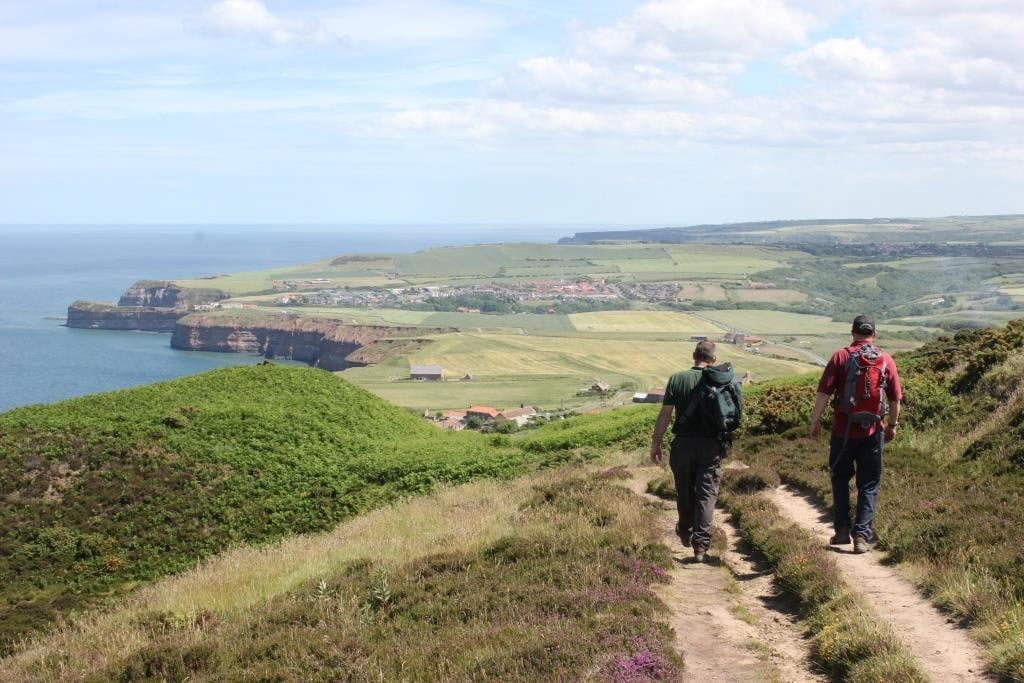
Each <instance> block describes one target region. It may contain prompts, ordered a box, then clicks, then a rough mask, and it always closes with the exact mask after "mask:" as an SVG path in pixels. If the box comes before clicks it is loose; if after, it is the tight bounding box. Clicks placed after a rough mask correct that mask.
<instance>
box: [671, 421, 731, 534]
mask: <svg viewBox="0 0 1024 683" xmlns="http://www.w3.org/2000/svg"><path fill="white" fill-rule="evenodd" d="M725 455H726V446H725V445H724V444H723V443H722V441H721V440H720V439H718V438H717V437H700V436H677V437H676V438H675V439H673V440H672V450H671V452H670V455H669V460H668V464H669V467H671V468H672V475H673V477H674V478H675V482H676V509H677V510H678V512H679V531H680V533H690V534H691V537H690V538H691V541H692V543H693V545H695V546H697V545H701V546H704V548H707V547H709V546H710V545H711V520H712V517H714V514H715V503H716V502H717V501H718V487H719V483H720V481H721V478H722V459H723V458H724V457H725Z"/></svg>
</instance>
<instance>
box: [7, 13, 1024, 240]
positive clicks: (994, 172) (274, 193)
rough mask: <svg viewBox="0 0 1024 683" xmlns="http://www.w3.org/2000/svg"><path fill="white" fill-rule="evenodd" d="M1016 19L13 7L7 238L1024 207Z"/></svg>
mask: <svg viewBox="0 0 1024 683" xmlns="http://www.w3.org/2000/svg"><path fill="white" fill-rule="evenodd" d="M1022 181H1024V14H1022V13H1021V12H1020V10H1019V4H1018V0H814V1H811V0H647V1H632V2H627V1H625V0H590V1H586V2H584V1H582V0H569V1H565V2H550V1H549V2H535V1H526V0H490V1H485V2H461V1H459V0H420V1H412V0H365V1H363V0H360V1H342V0H306V1H301V2H299V1H293V2H284V1H279V0H174V1H159V0H151V1H145V0H135V1H131V2H128V1H119V0H108V1H105V2H94V1H89V0H3V2H2V3H0V223H48V222H60V223H105V222H115V223H153V222H157V223H211V222H236V223H250V222H260V223H288V222H294V223H585V224H602V223H607V224H687V223H697V222H726V221H734V220H757V219H775V218H806V217H821V216H882V215H889V216H893V215H917V216H922V215H947V214H958V213H1006V212H1022V211H1024V202H1022V200H1021V196H1022V193H1021V191H1020V188H1021V184H1022Z"/></svg>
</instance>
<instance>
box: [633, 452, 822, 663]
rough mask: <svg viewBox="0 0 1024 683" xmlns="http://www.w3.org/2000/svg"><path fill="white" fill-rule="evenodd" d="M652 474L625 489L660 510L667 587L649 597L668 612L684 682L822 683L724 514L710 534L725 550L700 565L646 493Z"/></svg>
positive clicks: (643, 472)
mask: <svg viewBox="0 0 1024 683" xmlns="http://www.w3.org/2000/svg"><path fill="white" fill-rule="evenodd" d="M658 472H660V469H659V468H653V467H649V468H648V467H645V468H638V469H637V471H636V475H637V476H635V477H634V478H633V479H631V480H630V481H629V487H630V488H631V489H632V490H633V491H634V492H636V493H638V494H640V495H642V496H643V497H645V498H647V499H648V500H651V501H654V502H656V503H657V504H658V505H659V507H660V508H661V510H662V513H661V514H660V515H659V516H658V530H659V532H660V533H661V535H662V537H663V542H664V543H665V544H666V545H667V546H668V547H669V548H671V549H672V556H673V566H672V568H671V569H670V570H669V582H668V583H667V584H664V585H660V586H657V587H656V589H655V592H656V593H657V595H658V597H659V598H660V599H661V600H662V601H663V602H664V603H665V604H666V605H667V606H668V607H669V610H670V617H669V625H670V626H672V629H673V630H674V631H675V637H676V647H677V648H678V650H679V651H680V652H682V654H683V658H684V661H685V672H686V675H685V678H686V680H689V681H701V683H742V682H745V681H751V682H753V681H757V682H764V681H781V682H785V683H804V682H811V683H813V682H815V681H824V680H827V679H825V678H824V677H821V676H820V675H818V674H817V673H815V672H814V671H813V670H812V668H811V663H810V658H809V651H808V644H807V641H806V640H805V639H804V638H803V637H802V636H801V634H800V629H799V627H798V626H797V624H796V620H795V616H794V613H793V610H792V609H791V606H790V605H789V604H788V601H787V600H785V599H784V598H783V597H782V596H780V595H779V593H778V591H777V590H776V589H775V586H774V584H773V581H772V574H771V572H770V571H769V570H767V569H765V568H764V567H762V566H760V565H759V564H758V563H757V561H756V560H754V559H753V558H752V556H751V554H750V553H749V552H748V550H747V549H746V547H745V545H744V544H743V542H742V541H741V539H740V538H739V534H738V532H737V531H736V530H735V528H734V527H733V526H732V524H731V520H730V519H729V516H728V515H724V516H723V515H722V513H721V511H719V512H718V513H717V515H716V518H717V522H718V524H717V525H716V529H715V533H716V534H719V535H721V536H722V537H724V539H725V545H726V548H725V550H724V551H715V550H714V549H712V553H711V554H710V555H709V561H708V562H707V563H705V564H695V563H694V562H693V561H692V551H691V550H690V549H689V548H685V547H683V546H682V544H681V543H680V542H679V539H678V538H677V537H676V534H675V522H676V513H675V506H674V505H673V504H672V503H670V502H667V501H664V500H661V499H660V498H657V497H656V496H652V495H650V494H648V493H647V492H646V487H647V481H648V480H649V479H650V478H651V477H652V476H654V475H655V474H656V473H658Z"/></svg>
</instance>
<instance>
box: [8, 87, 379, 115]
mask: <svg viewBox="0 0 1024 683" xmlns="http://www.w3.org/2000/svg"><path fill="white" fill-rule="evenodd" d="M354 103H359V102H358V100H354V99H352V98H348V97H345V96H343V95H340V94H335V93H326V92H323V91H319V92H306V93H296V94H288V95H276V94H241V93H227V92H220V91H214V90H206V89H199V88H166V87H140V88H121V89H92V90H66V91H59V92H53V93H48V94H45V95H40V96H37V97H27V98H22V99H16V100H13V101H11V102H8V103H6V104H0V112H3V111H6V112H11V113H14V114H18V115H21V116H31V117H35V118H69V117H75V118H87V119H124V118H130V117H135V116H146V115H153V114H201V115H221V114H256V113H261V112H298V111H324V110H330V111H334V112H337V111H340V110H342V109H344V108H345V107H347V106H349V105H352V104H354ZM360 104H362V103H360Z"/></svg>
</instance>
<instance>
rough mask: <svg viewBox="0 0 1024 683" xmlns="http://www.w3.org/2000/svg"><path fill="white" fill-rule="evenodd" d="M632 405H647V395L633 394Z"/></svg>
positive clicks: (641, 393)
mask: <svg viewBox="0 0 1024 683" xmlns="http://www.w3.org/2000/svg"><path fill="white" fill-rule="evenodd" d="M633 403H647V394H645V393H643V392H638V393H635V394H633Z"/></svg>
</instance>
